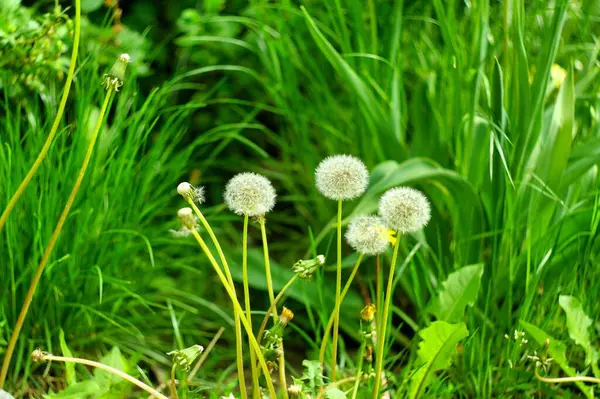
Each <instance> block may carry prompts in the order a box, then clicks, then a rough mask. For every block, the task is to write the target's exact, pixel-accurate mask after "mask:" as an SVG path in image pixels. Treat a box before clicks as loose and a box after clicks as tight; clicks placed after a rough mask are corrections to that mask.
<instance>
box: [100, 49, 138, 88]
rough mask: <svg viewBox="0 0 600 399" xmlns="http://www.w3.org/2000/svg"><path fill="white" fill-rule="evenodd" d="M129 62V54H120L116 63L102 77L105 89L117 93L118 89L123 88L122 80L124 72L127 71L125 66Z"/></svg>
mask: <svg viewBox="0 0 600 399" xmlns="http://www.w3.org/2000/svg"><path fill="white" fill-rule="evenodd" d="M130 61H131V58H130V57H129V54H121V55H120V56H119V58H117V61H116V62H115V63H114V64H113V66H112V68H110V71H108V73H105V74H104V76H103V84H104V85H105V86H106V89H107V90H108V89H110V88H112V89H113V90H114V91H119V88H121V86H123V79H125V71H126V70H127V64H129V62H130Z"/></svg>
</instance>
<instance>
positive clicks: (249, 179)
mask: <svg viewBox="0 0 600 399" xmlns="http://www.w3.org/2000/svg"><path fill="white" fill-rule="evenodd" d="M276 197H277V194H275V189H274V188H273V186H272V185H271V182H270V181H269V179H267V178H266V177H264V176H262V175H259V174H257V173H250V172H247V173H240V174H238V175H235V176H234V177H233V178H232V179H231V180H229V183H227V187H225V203H226V204H227V206H228V207H229V209H231V210H232V211H233V212H235V213H236V214H238V215H248V216H263V215H264V214H265V213H267V212H269V211H270V210H271V209H273V206H275V198H276Z"/></svg>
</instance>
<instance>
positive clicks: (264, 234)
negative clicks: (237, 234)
mask: <svg viewBox="0 0 600 399" xmlns="http://www.w3.org/2000/svg"><path fill="white" fill-rule="evenodd" d="M260 234H261V236H262V242H263V256H264V258H265V274H266V276H267V291H268V292H269V302H270V304H271V305H270V307H272V308H273V310H272V313H273V323H274V324H277V314H278V313H277V305H275V294H274V292H273V280H272V278H271V261H270V259H269V244H268V241H267V229H266V227H265V217H264V216H262V217H261V218H260ZM279 385H280V387H281V389H282V391H283V397H284V399H287V398H288V393H287V382H286V378H285V357H284V353H283V341H282V343H281V354H280V355H279Z"/></svg>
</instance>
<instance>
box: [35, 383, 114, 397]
mask: <svg viewBox="0 0 600 399" xmlns="http://www.w3.org/2000/svg"><path fill="white" fill-rule="evenodd" d="M99 392H104V389H102V387H100V385H98V383H97V382H96V381H95V380H86V381H81V382H78V383H76V384H74V385H71V386H69V387H67V388H66V389H64V390H62V391H60V392H58V393H53V394H50V395H46V396H45V397H46V398H56V399H83V398H89V397H95V396H96V395H98V393H99Z"/></svg>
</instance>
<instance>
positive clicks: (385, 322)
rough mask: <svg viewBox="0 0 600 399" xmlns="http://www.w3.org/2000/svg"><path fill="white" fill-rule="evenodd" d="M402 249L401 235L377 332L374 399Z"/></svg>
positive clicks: (395, 246) (377, 387)
mask: <svg viewBox="0 0 600 399" xmlns="http://www.w3.org/2000/svg"><path fill="white" fill-rule="evenodd" d="M399 248H400V234H398V237H397V238H396V245H394V254H393V255H392V264H391V267H390V274H389V276H388V283H387V289H386V292H385V304H384V305H383V314H382V316H381V326H380V327H379V331H377V333H378V334H377V338H378V339H377V341H378V342H377V354H376V361H375V386H374V387H373V399H377V398H378V397H379V388H380V385H381V373H382V371H383V352H384V350H385V338H386V329H387V325H388V318H389V312H390V302H391V300H392V286H393V285H394V270H396V260H397V259H398V249H399Z"/></svg>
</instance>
